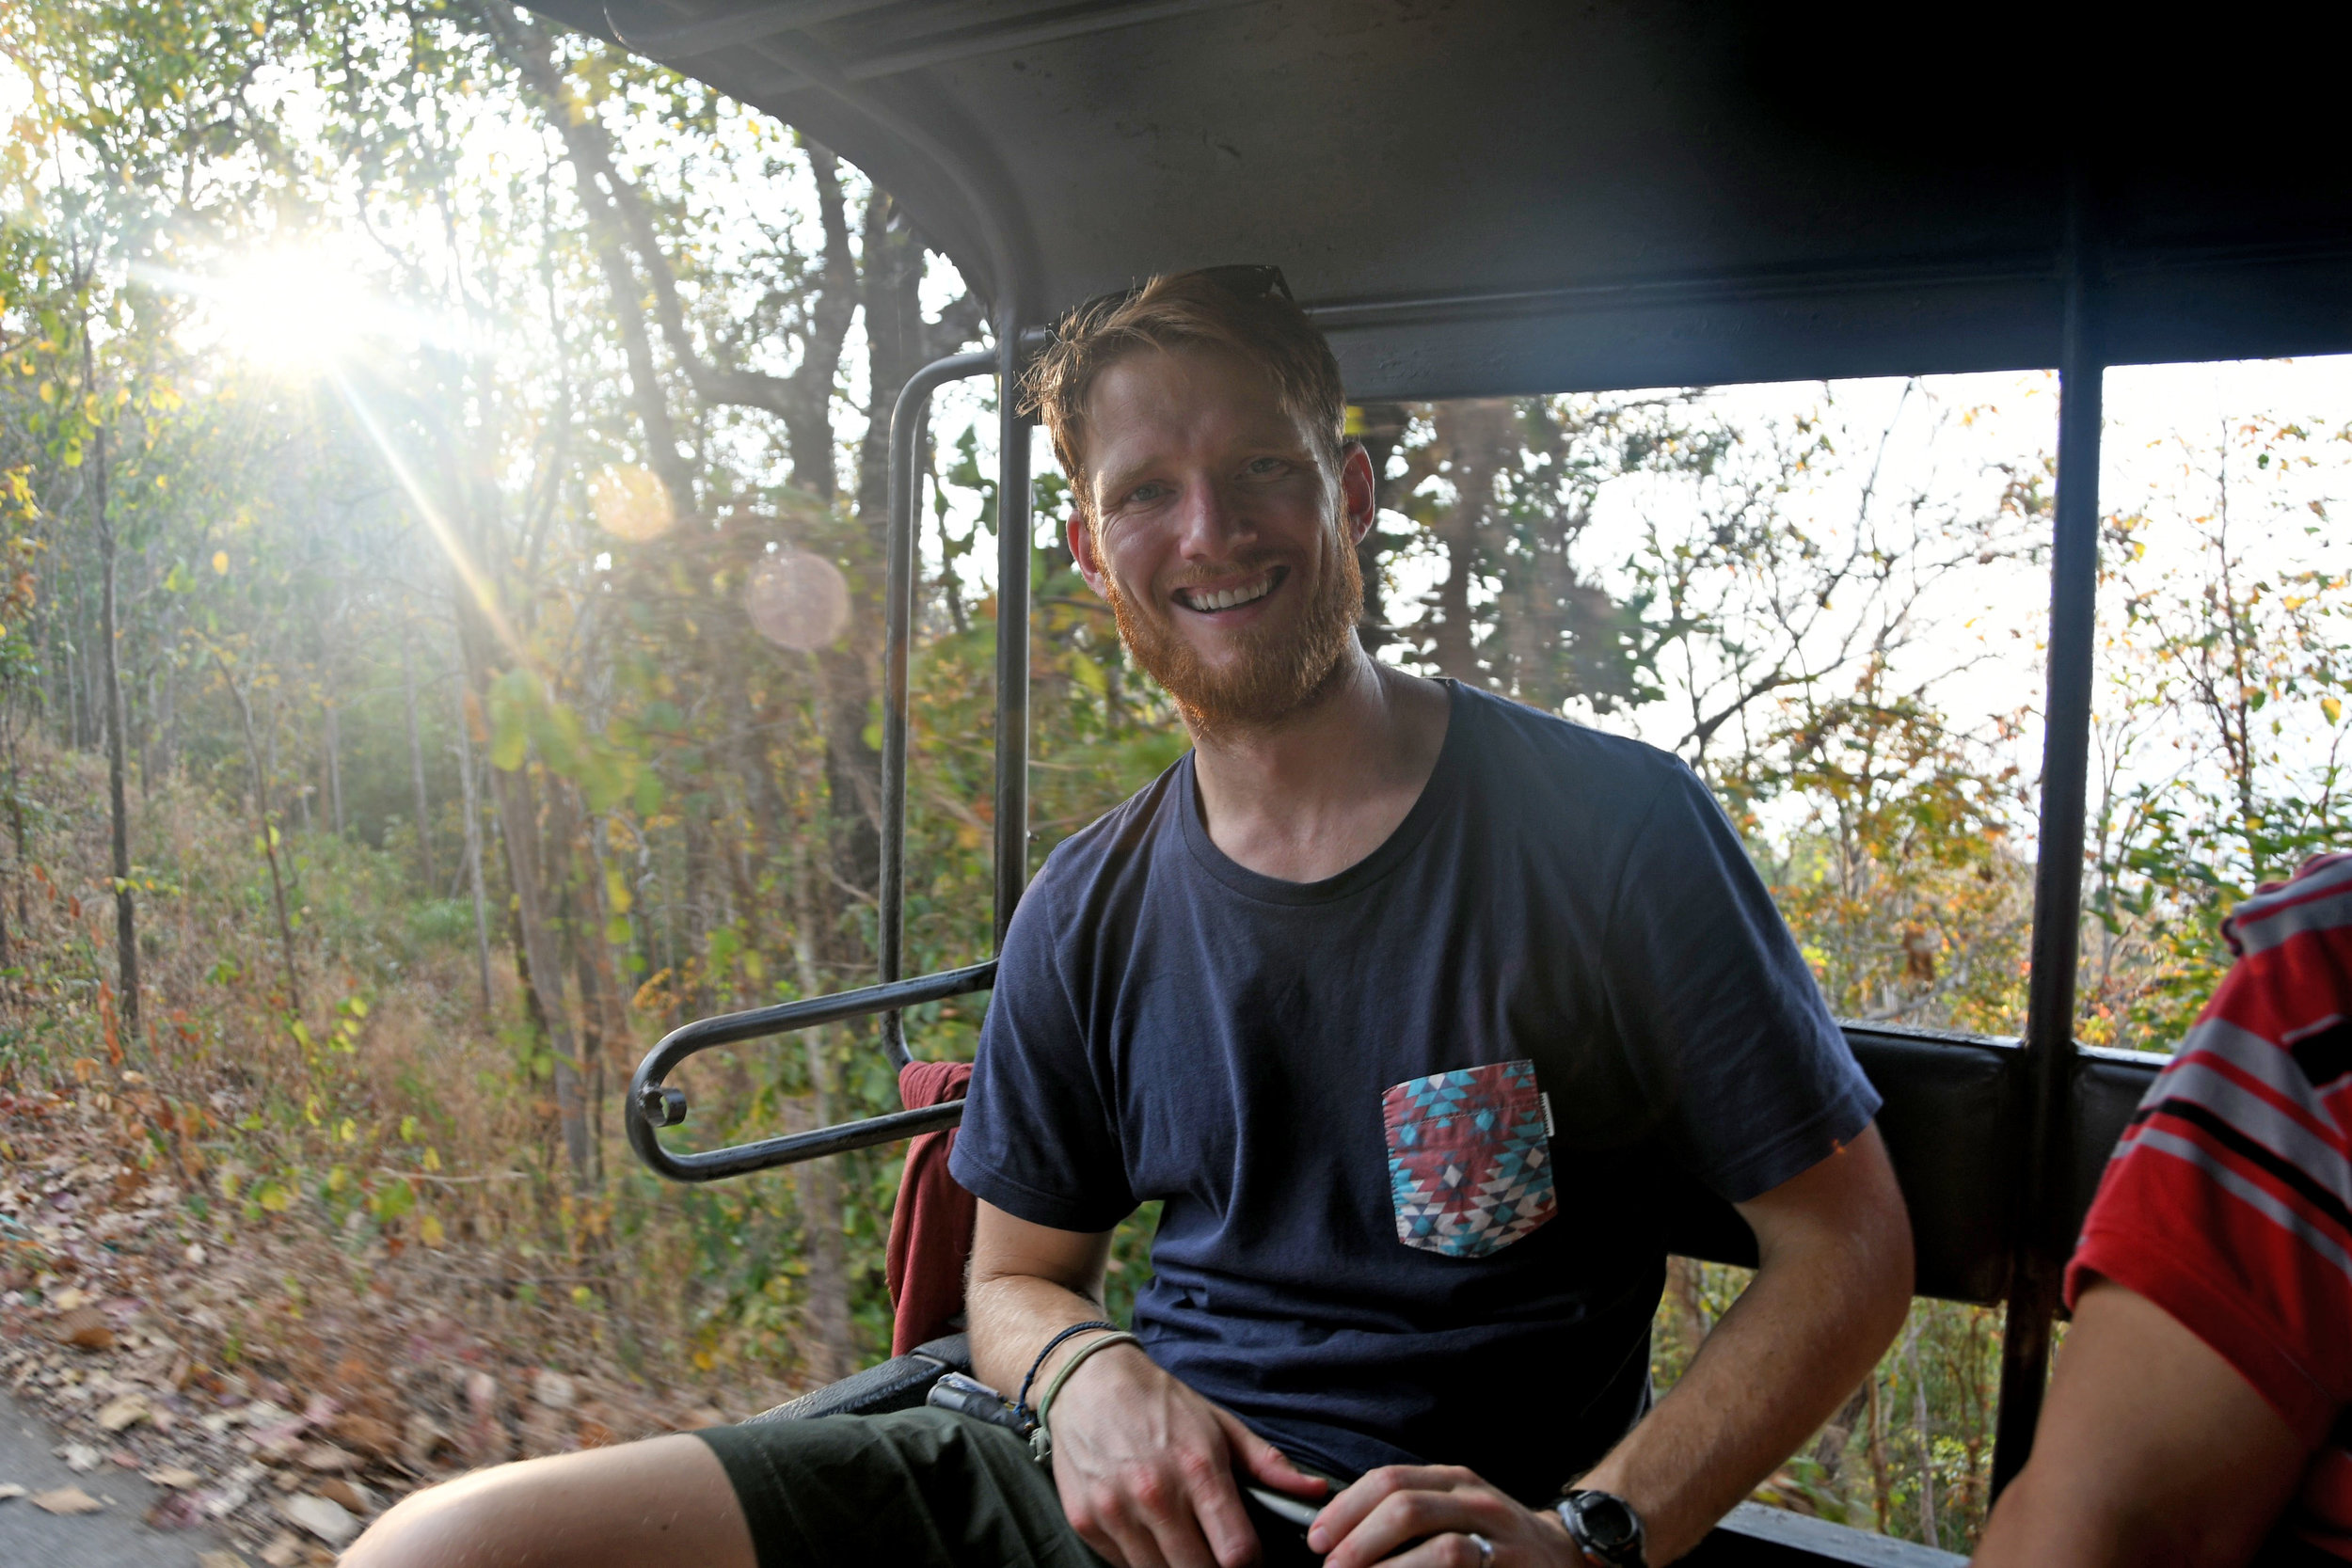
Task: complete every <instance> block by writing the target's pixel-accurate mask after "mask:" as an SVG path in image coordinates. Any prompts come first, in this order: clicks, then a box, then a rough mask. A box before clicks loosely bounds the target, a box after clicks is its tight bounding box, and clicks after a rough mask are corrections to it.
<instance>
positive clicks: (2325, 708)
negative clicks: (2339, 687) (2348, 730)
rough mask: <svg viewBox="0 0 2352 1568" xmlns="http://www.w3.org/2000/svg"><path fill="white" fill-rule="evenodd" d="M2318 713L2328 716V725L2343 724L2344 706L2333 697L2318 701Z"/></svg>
mask: <svg viewBox="0 0 2352 1568" xmlns="http://www.w3.org/2000/svg"><path fill="white" fill-rule="evenodd" d="M2319 711H2320V712H2322V713H2324V714H2326V715H2327V716H2328V722H2329V723H2330V724H2341V723H2343V722H2344V705H2343V704H2342V703H2340V702H2338V701H2337V700H2336V699H2335V698H2333V697H2322V698H2321V699H2320V700H2319Z"/></svg>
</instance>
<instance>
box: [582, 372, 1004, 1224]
mask: <svg viewBox="0 0 2352 1568" xmlns="http://www.w3.org/2000/svg"><path fill="white" fill-rule="evenodd" d="M1024 346H1025V344H1024V340H1023V337H1022V335H1021V334H1020V333H1018V332H1007V333H1005V334H1003V341H1002V342H1001V343H1000V345H999V347H998V348H997V349H995V350H993V351H989V352H981V353H975V354H951V355H949V356H947V357H946V358H944V359H937V360H933V361H932V362H931V363H930V364H928V365H926V366H924V367H923V368H922V369H921V370H919V371H917V372H914V374H913V375H912V376H910V377H908V378H907V384H906V386H905V387H904V388H902V389H901V390H900V391H899V393H898V404H897V405H896V406H895V407H894V408H893V409H892V410H891V416H890V467H889V474H888V479H889V486H888V490H887V500H886V502H885V505H884V512H885V514H886V517H887V523H888V528H889V542H888V557H887V562H888V564H887V569H886V572H885V576H884V581H883V587H882V601H883V602H882V626H883V632H882V823H881V829H882V834H881V836H882V876H881V888H880V893H881V902H882V909H881V922H880V923H881V930H880V932H879V934H878V941H877V943H876V945H877V947H878V948H879V950H880V951H879V953H878V955H877V956H878V957H879V958H880V959H881V969H882V983H881V984H880V985H874V986H867V987H866V988H864V989H863V990H851V991H842V992H839V993H836V994H834V995H832V996H816V997H809V998H806V999H804V1000H802V1001H798V1002H786V1003H780V1004H778V1005H777V1006H772V1007H755V1008H753V1009H752V1010H750V1011H748V1012H740V1013H727V1014H724V1015H723V1016H721V1017H718V1018H706V1019H697V1020H696V1021H694V1022H691V1023H688V1024H683V1025H681V1026H680V1027H678V1028H675V1029H673V1030H671V1031H670V1032H669V1033H668V1034H667V1035H665V1036H663V1037H661V1040H660V1043H659V1044H658V1045H656V1046H655V1047H654V1048H653V1049H652V1050H651V1051H649V1052H647V1053H645V1058H644V1060H643V1061H641V1062H639V1063H638V1064H637V1071H636V1073H635V1074H634V1076H632V1077H631V1079H630V1081H629V1091H628V1105H627V1108H626V1110H625V1112H624V1117H623V1119H624V1121H625V1122H626V1123H627V1125H628V1144H629V1148H632V1149H634V1150H635V1151H636V1154H637V1158H638V1159H640V1160H641V1161H643V1162H644V1164H646V1166H647V1167H649V1168H650V1169H652V1170H654V1171H655V1172H657V1173H659V1174H660V1175H662V1176H666V1177H668V1178H669V1179H670V1180H673V1181H719V1180H725V1179H726V1178H728V1177H731V1176H742V1175H745V1174H747V1173H749V1172H752V1171H755V1170H769V1169H772V1168H773V1167H775V1166H777V1165H789V1164H799V1163H800V1162H801V1161H803V1160H816V1159H820V1158H822V1157H823V1156H825V1155H828V1154H840V1153H844V1152H846V1151H848V1150H850V1149H852V1148H869V1147H871V1146H872V1145H875V1144H886V1143H896V1142H897V1141H898V1139H900V1138H911V1137H914V1135H915V1134H916V1133H918V1132H936V1131H938V1130H939V1129H941V1128H945V1127H953V1126H954V1125H956V1123H958V1122H959V1121H961V1120H962V1119H963V1102H962V1101H960V1100H955V1101H947V1102H946V1103H944V1104H939V1105H927V1106H923V1107H921V1108H919V1109H915V1110H909V1111H893V1112H890V1113H888V1114H886V1115H883V1116H879V1117H865V1118H864V1119H862V1120H858V1121H848V1122H839V1123H836V1124H834V1125H833V1126H830V1127H818V1128H812V1129H811V1130H809V1131H808V1132H792V1133H787V1134H786V1135H785V1136H783V1137H776V1138H763V1139H760V1140H758V1141H757V1142H755V1143H747V1144H731V1145H729V1146H727V1147H726V1148H713V1149H707V1150H705V1151H703V1152H702V1153H699V1154H678V1153H673V1152H672V1151H671V1150H669V1149H667V1148H662V1147H661V1140H660V1135H659V1132H658V1130H659V1129H660V1128H663V1127H675V1126H676V1125H678V1123H680V1122H682V1121H684V1120H685V1119H686V1111H687V1101H686V1091H685V1090H683V1089H680V1088H678V1087H676V1086H675V1085H671V1084H669V1083H666V1082H665V1080H666V1079H667V1078H668V1077H669V1075H670V1073H671V1072H672V1071H674V1070H675V1069H676V1068H677V1066H678V1065H679V1064H680V1063H682V1062H684V1061H685V1060H686V1059H687V1058H688V1057H690V1056H692V1055H695V1054H696V1053H700V1052H704V1051H708V1050H711V1049H713V1048H714V1047H717V1046H722V1045H732V1044H735V1043H737V1042H739V1041H742V1040H748V1039H759V1038H762V1037H767V1036H771V1035H785V1034H790V1033H792V1032H793V1031H795V1030H800V1029H810V1028H814V1027H816V1026H817V1025H818V1024H822V1023H837V1022H842V1021H844V1020H846V1019H852V1018H866V1017H869V1016H871V1015H873V1014H875V1013H880V1014H881V1015H882V1029H881V1034H882V1050H883V1051H884V1053H887V1054H888V1056H889V1058H890V1065H891V1066H892V1067H894V1068H904V1067H905V1066H906V1065H907V1062H908V1061H909V1059H910V1056H909V1053H908V1051H907V1043H906V1028H905V1022H904V1020H903V1018H902V1016H901V1015H902V1010H903V1009H905V1008H907V1007H912V1006H919V1005H920V1004H922V1003H926V1002H937V1001H940V1000H942V999H944V998H946V997H950V996H962V995H966V994H969V993H970V992H973V991H979V990H989V989H990V988H991V987H993V985H994V984H995V981H996V960H995V959H993V958H990V959H989V960H987V961H986V962H985V963H977V964H973V965H971V966H969V967H967V968H964V969H950V970H945V971H942V972H940V973H938V974H926V975H923V976H921V977H920V978H918V979H914V980H905V979H901V978H900V977H899V972H900V970H901V969H902V967H903V966H904V964H905V961H906V832H907V660H908V651H909V648H910V645H911V643H912V641H913V634H914V561H915V547H914V545H915V540H914V532H915V517H914V514H915V499H916V489H917V486H916V483H915V462H916V459H917V457H918V456H919V455H920V452H919V450H918V449H919V447H920V445H921V439H922V431H923V428H924V416H925V414H926V412H927V411H928V409H929V407H930V398H931V394H932V393H933V392H935V391H937V390H938V389H939V388H941V387H943V386H945V385H946V383H948V382H950V381H955V380H960V379H961V378H962V377H964V376H970V375H980V374H984V373H986V372H989V371H992V370H993V371H995V372H998V374H999V375H1000V376H1001V377H1002V378H1003V380H1004V382H1005V385H1006V386H1007V387H1009V386H1010V385H1011V383H1012V373H1011V372H1012V371H1013V369H1014V368H1015V367H1016V366H1017V365H1018V363H1019V356H1020V355H1021V352H1022V350H1023V347H1024ZM1001 401H1003V402H1005V404H1007V408H1008V410H1009V407H1010V401H1011V399H1010V394H1009V393H1007V394H1005V396H1004V398H1003V399H1002V400H1001ZM1005 430H1006V439H1005V442H1004V446H1005V451H1003V452H1001V453H1000V454H999V456H1000V460H1001V470H1000V479H999V483H998V486H997V490H998V499H997V529H998V532H999V533H1000V534H1009V533H1010V531H1012V530H1014V529H1016V528H1017V529H1018V531H1019V533H1018V537H1017V538H1013V537H1007V538H1006V539H1004V540H1002V541H1000V544H1001V548H1002V554H1003V558H1004V561H1006V562H1010V561H1011V560H1012V559H1013V557H1014V556H1015V554H1016V553H1017V554H1018V556H1019V557H1020V561H1021V562H1022V570H1021V572H1020V574H1019V584H1018V588H1017V590H1015V591H1007V589H1006V588H1005V587H1004V585H1000V586H999V589H998V597H997V603H998V607H999V615H1000V617H1001V618H1002V620H1003V622H1004V623H1005V624H1004V625H1003V626H1000V627H999V631H998V637H999V641H1003V640H1005V639H1007V638H1010V639H1011V640H1012V641H1016V642H1018V643H1019V644H1021V645H1022V647H1023V648H1024V649H1025V648H1026V646H1027V642H1028V633H1027V627H1028V595H1027V593H1026V589H1027V586H1028V573H1027V570H1026V563H1027V559H1028V543H1029V541H1028V527H1027V520H1026V519H1027V512H1026V508H1025V507H1013V506H1009V505H1008V504H1007V502H1006V500H1005V499H1004V497H1005V492H1006V491H1007V490H1009V489H1010V488H1011V487H1013V486H1015V485H1018V487H1019V491H1020V498H1021V499H1023V500H1025V499H1027V495H1028V487H1029V481H1028V462H1027V455H1028V454H1027V443H1028V431H1027V428H1026V426H1025V425H1023V424H1021V423H1020V422H1019V416H1018V414H1017V413H1011V412H1008V417H1007V419H1006V423H1005ZM1016 433H1017V437H1018V439H1017V441H1016V439H1015V438H1014V437H1015V435H1016ZM1016 445H1017V446H1018V448H1019V450H1018V451H1015V450H1014V449H1015V447H1016ZM1006 674H1007V665H1006V662H1005V661H1004V660H1003V659H1002V657H1000V658H999V661H998V669H997V688H998V689H997V692H996V707H997V712H998V715H999V732H1000V733H999V735H998V737H997V751H998V752H999V756H998V766H997V819H998V821H999V822H1000V823H1001V822H1003V821H1005V820H1007V818H1008V814H1009V816H1010V819H1011V820H1012V821H1014V822H1015V823H1016V825H1017V836H1018V838H1019V839H1020V840H1021V841H1023V842H1025V838H1026V833H1025V825H1026V821H1027V816H1028V813H1027V810H1026V803H1025V790H1022V789H1019V788H1016V789H1014V790H1013V792H1012V800H1010V801H1008V800H1007V799H1006V795H1007V786H1006V780H1007V779H1008V777H1012V778H1015V779H1021V778H1022V776H1023V775H1025V772H1026V768H1027V762H1028V755H1027V745H1026V739H1027V726H1026V724H1025V722H1024V723H1023V724H1021V725H1020V726H1019V733H1018V735H1014V734H1012V733H1010V732H1011V729H1012V726H1009V725H1008V724H1006V723H1005V722H1004V720H1003V715H1005V714H1006V713H1007V711H1008V707H1009V705H1008V693H1007V691H1006V689H1005V684H1006ZM1018 674H1019V678H1020V680H1021V683H1022V685H1023V688H1024V692H1023V695H1024V696H1025V694H1026V693H1025V689H1026V685H1027V674H1028V673H1027V669H1026V666H1025V664H1024V665H1022V666H1020V667H1019V669H1018ZM1025 711H1026V708H1025V704H1024V705H1022V712H1023V713H1024V714H1025ZM1008 748H1010V750H1011V752H1012V754H1011V755H1010V756H1007V755H1006V754H1005V753H1006V752H1007V751H1008ZM1024 782H1025V780H1024ZM994 879H995V885H996V930H997V933H998V935H999V936H1000V937H1001V936H1002V934H1003V931H1004V923H1005V922H1006V921H1007V920H1009V919H1010V918H1011V914H1012V905H1013V903H1014V902H1015V901H1016V900H1018V899H1019V897H1020V895H1021V878H1020V876H1019V875H1018V874H1017V872H1016V874H1015V875H1014V876H1012V877H1011V878H1009V879H1008V877H1007V875H1006V858H1005V853H1004V851H1003V850H1002V848H1001V847H1000V849H999V850H998V852H997V855H996V858H995V874H994Z"/></svg>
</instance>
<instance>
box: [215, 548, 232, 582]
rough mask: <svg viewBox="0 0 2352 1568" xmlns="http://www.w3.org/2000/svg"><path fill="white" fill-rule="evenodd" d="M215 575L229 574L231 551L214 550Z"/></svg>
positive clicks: (223, 575)
mask: <svg viewBox="0 0 2352 1568" xmlns="http://www.w3.org/2000/svg"><path fill="white" fill-rule="evenodd" d="M213 575H214V576H215V577H224V578H225V577H227V576H228V575H229V552H228V551H227V550H215V551H214V552H213Z"/></svg>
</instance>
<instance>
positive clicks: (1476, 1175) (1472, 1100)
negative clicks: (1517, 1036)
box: [1380, 1061, 1558, 1258]
mask: <svg viewBox="0 0 2352 1568" xmlns="http://www.w3.org/2000/svg"><path fill="white" fill-rule="evenodd" d="M1380 1114H1381V1119H1382V1120H1383V1121H1384V1122H1386V1123H1387V1125H1388V1135H1389V1196H1390V1199H1391V1202H1392V1203H1393V1204H1394V1205H1395V1208H1396V1239H1397V1240H1398V1241H1400V1242H1403V1243H1405V1244H1406V1246H1409V1247H1419V1248H1421V1249H1422V1251H1424V1252H1437V1253H1442V1254H1444V1255H1445V1256H1446V1257H1449V1258H1485V1257H1487V1256H1489V1255H1490V1254H1493V1253H1497V1252H1500V1251H1502V1249H1503V1248H1504V1247H1507V1246H1509V1245H1510V1244H1511V1243H1513V1242H1516V1241H1518V1239H1519V1238H1520V1237H1522V1236H1524V1235H1526V1234H1527V1233H1528V1232H1529V1231H1531V1230H1533V1229H1534V1228H1535V1227H1537V1226H1539V1225H1542V1224H1543V1223H1544V1222H1545V1221H1546V1220H1549V1219H1550V1218H1551V1216H1552V1215H1553V1214H1554V1213H1555V1212H1557V1211H1558V1200H1557V1198H1556V1196H1555V1195H1554V1194H1553V1192H1552V1185H1551V1140H1550V1137H1549V1129H1548V1128H1547V1126H1546V1122H1547V1120H1548V1118H1547V1117H1546V1115H1545V1106H1544V1100H1543V1095H1542V1093H1541V1092H1540V1091H1539V1090H1538V1089H1537V1088H1536V1085H1535V1064H1534V1063H1533V1062H1527V1061H1519V1062H1498V1063H1496V1064H1494V1065H1493V1066H1491V1067H1479V1068H1468V1069H1463V1070H1461V1071H1458V1072H1433V1073H1431V1074H1430V1075H1429V1076H1428V1077H1426V1078H1411V1079H1407V1080H1406V1081H1405V1082H1404V1083H1402V1084H1399V1085H1396V1086H1395V1087H1394V1088H1391V1089H1390V1090H1389V1091H1388V1092H1387V1093H1386V1094H1384V1095H1382V1096H1381V1097H1380Z"/></svg>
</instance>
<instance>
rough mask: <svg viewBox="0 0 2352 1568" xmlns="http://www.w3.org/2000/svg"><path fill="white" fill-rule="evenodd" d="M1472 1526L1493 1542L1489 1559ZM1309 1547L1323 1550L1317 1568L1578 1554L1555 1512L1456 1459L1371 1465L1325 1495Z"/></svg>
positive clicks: (1480, 1567)
mask: <svg viewBox="0 0 2352 1568" xmlns="http://www.w3.org/2000/svg"><path fill="white" fill-rule="evenodd" d="M1473 1532H1475V1533H1476V1534H1479V1535H1483V1536H1485V1537H1486V1541H1487V1544H1489V1545H1490V1546H1492V1547H1493V1549H1494V1557H1493V1559H1492V1561H1491V1564H1489V1563H1488V1562H1487V1561H1486V1560H1485V1554H1484V1553H1482V1552H1480V1551H1479V1549H1478V1543H1476V1542H1475V1541H1472V1540H1471V1539H1470V1536H1471V1534H1472V1533H1473ZM1414 1543H1419V1544H1414ZM1408 1545H1409V1546H1411V1547H1412V1549H1411V1550H1410V1551H1406V1550H1405V1548H1406V1546H1408ZM1307 1547H1308V1549H1309V1550H1310V1551H1316V1552H1322V1553H1324V1554H1325V1556H1324V1564H1323V1568H1369V1565H1370V1564H1372V1563H1375V1562H1378V1563H1383V1564H1388V1565H1391V1568H1576V1565H1577V1564H1580V1563H1581V1562H1582V1561H1583V1560H1584V1554H1583V1553H1582V1552H1581V1551H1579V1550H1578V1549H1577V1546H1576V1544H1575V1543H1574V1542H1573V1541H1570V1540H1569V1539H1568V1529H1567V1527H1566V1526H1565V1525H1564V1524H1562V1523H1561V1522H1560V1518H1559V1515H1557V1514H1555V1513H1536V1512H1535V1511H1534V1510H1533V1509H1530V1508H1525V1507H1522V1506H1520V1504H1519V1503H1518V1501H1516V1500H1515V1499H1513V1498H1511V1497H1505V1496H1504V1495H1503V1494H1502V1493H1501V1492H1498V1491H1496V1490H1495V1489H1494V1488H1493V1487H1491V1486H1489V1485H1487V1484H1486V1482H1485V1481H1481V1480H1479V1479H1478V1477H1477V1476H1475V1475H1473V1474H1471V1473H1470V1471H1468V1470H1465V1469H1463V1468H1462V1467H1461V1466H1460V1465H1387V1466H1384V1467H1383V1468H1381V1469H1377V1470H1375V1471H1373V1472H1372V1473H1371V1474H1369V1475H1367V1476H1365V1477H1364V1478H1363V1479H1362V1480H1361V1481H1358V1482H1357V1483H1356V1484H1355V1485H1353V1486H1351V1487H1349V1488H1348V1489H1347V1490H1346V1491H1344V1492H1343V1493H1341V1494H1340V1495H1339V1496H1338V1497H1334V1498H1332V1499H1331V1502H1330V1504H1329V1506H1327V1507H1326V1508H1325V1509H1324V1511H1323V1513H1321V1514H1319V1515H1318V1516H1317V1517H1316V1519H1315V1522H1314V1526H1313V1528H1311V1529H1309V1530H1308V1531H1307ZM1400 1553H1401V1554H1402V1555H1401V1556H1400V1555H1398V1554H1400Z"/></svg>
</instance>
